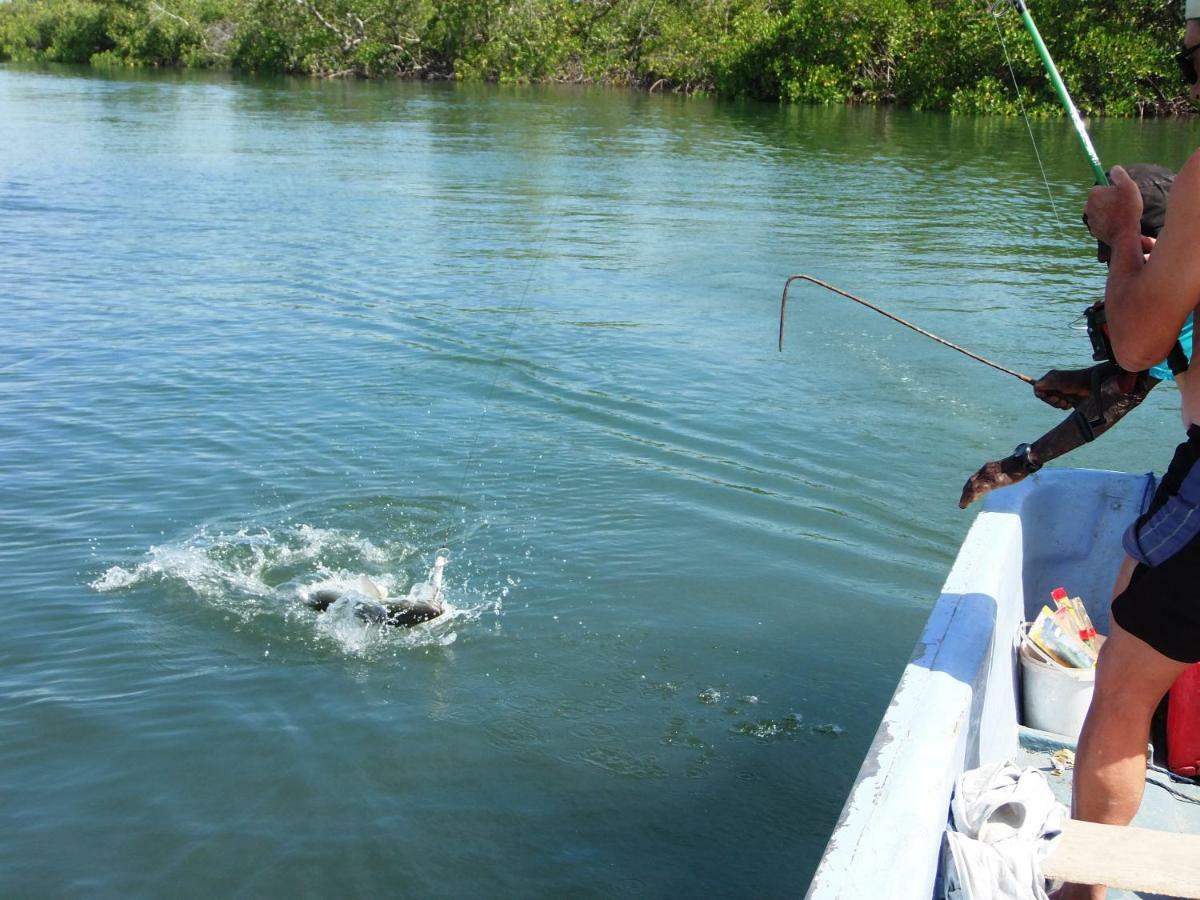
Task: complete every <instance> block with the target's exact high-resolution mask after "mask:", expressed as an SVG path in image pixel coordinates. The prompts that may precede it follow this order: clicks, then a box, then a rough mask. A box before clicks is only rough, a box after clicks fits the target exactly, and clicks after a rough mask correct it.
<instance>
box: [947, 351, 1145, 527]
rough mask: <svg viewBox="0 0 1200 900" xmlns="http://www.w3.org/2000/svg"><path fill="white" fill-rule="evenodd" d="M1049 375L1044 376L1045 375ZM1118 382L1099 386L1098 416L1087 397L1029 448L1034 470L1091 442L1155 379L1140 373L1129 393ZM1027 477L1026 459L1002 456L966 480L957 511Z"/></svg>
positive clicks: (1138, 400) (1118, 379) (1139, 399)
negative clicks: (989, 492) (1002, 457)
mask: <svg viewBox="0 0 1200 900" xmlns="http://www.w3.org/2000/svg"><path fill="white" fill-rule="evenodd" d="M1083 371H1089V370H1083ZM1049 374H1050V373H1047V375H1049ZM1120 382H1121V377H1120V376H1114V377H1112V378H1109V379H1107V380H1106V381H1105V382H1104V383H1103V384H1102V385H1101V387H1100V410H1099V415H1097V409H1096V399H1095V398H1094V397H1089V398H1088V399H1087V400H1086V401H1085V402H1083V403H1081V404H1080V405H1079V406H1078V407H1077V408H1076V410H1075V412H1074V413H1072V414H1071V415H1069V416H1067V418H1065V419H1063V420H1062V421H1061V422H1059V423H1058V424H1057V425H1055V426H1054V427H1053V428H1051V429H1050V430H1049V431H1047V432H1046V433H1045V434H1043V435H1042V436H1041V437H1040V438H1038V439H1037V440H1036V441H1034V442H1033V443H1032V444H1030V445H1029V452H1028V461H1029V462H1030V463H1032V464H1033V465H1034V466H1035V467H1036V468H1041V467H1042V466H1043V465H1045V464H1046V463H1048V462H1050V460H1052V459H1057V458H1058V457H1060V456H1063V455H1064V454H1067V453H1070V452H1071V451H1072V450H1074V449H1075V448H1076V447H1078V446H1080V445H1081V444H1085V443H1087V442H1088V441H1092V440H1095V439H1096V438H1098V437H1099V436H1100V435H1102V434H1104V432H1106V431H1108V429H1109V428H1111V427H1112V426H1113V425H1115V424H1117V422H1119V421H1121V419H1123V418H1124V417H1125V416H1126V415H1127V414H1128V413H1129V412H1131V411H1132V410H1133V409H1134V408H1135V407H1136V406H1137V405H1138V404H1139V403H1141V402H1142V401H1143V400H1145V399H1146V395H1147V394H1149V393H1150V391H1151V390H1153V389H1154V386H1155V385H1156V384H1158V383H1159V381H1158V379H1157V378H1152V377H1150V375H1148V374H1147V373H1145V372H1142V373H1140V374H1139V375H1138V377H1137V381H1136V382H1135V383H1134V386H1133V390H1131V391H1129V392H1128V393H1126V392H1124V391H1122V390H1121V388H1120ZM1097 419H1098V420H1099V421H1097ZM1093 423H1095V424H1093ZM1029 474H1030V472H1029V469H1028V467H1027V465H1026V459H1025V458H1022V457H1018V456H1006V457H1005V458H1004V459H997V460H993V461H992V462H989V463H984V465H983V466H981V467H980V469H979V471H978V472H976V473H975V474H974V475H972V476H971V477H970V478H968V479H967V483H966V484H965V485H963V489H962V496H961V497H960V498H959V500H958V508H959V509H966V508H967V507H968V506H970V505H971V504H972V503H974V502H975V501H976V500H978V499H979V498H980V497H982V496H983V495H984V494H986V493H987V492H988V491H992V490H995V489H996V488H1000V487H1007V486H1008V485H1010V484H1016V483H1017V482H1019V481H1023V480H1024V479H1025V478H1026V476H1028V475H1029Z"/></svg>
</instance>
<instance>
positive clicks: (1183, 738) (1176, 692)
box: [1167, 664, 1200, 778]
mask: <svg viewBox="0 0 1200 900" xmlns="http://www.w3.org/2000/svg"><path fill="white" fill-rule="evenodd" d="M1167 768H1169V769H1170V770H1171V771H1172V772H1174V773H1175V774H1176V775H1187V776H1188V777H1190V778H1195V777H1196V773H1197V772H1198V771H1200V664H1197V665H1194V666H1192V667H1191V668H1188V669H1185V670H1184V673H1183V674H1182V675H1180V676H1179V677H1178V678H1176V679H1175V683H1174V684H1173V685H1171V699H1170V702H1169V703H1168V704H1167Z"/></svg>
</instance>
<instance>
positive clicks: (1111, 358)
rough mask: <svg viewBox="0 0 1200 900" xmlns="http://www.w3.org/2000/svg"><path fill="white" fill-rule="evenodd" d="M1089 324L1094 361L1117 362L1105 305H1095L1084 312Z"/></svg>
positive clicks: (1088, 331)
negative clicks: (1109, 335)
mask: <svg viewBox="0 0 1200 900" xmlns="http://www.w3.org/2000/svg"><path fill="white" fill-rule="evenodd" d="M1083 317H1084V319H1085V321H1086V322H1087V333H1088V340H1090V341H1091V342H1092V359H1094V360H1096V362H1110V363H1115V362H1116V361H1117V357H1116V354H1115V353H1113V345H1112V341H1111V340H1109V337H1108V317H1107V316H1106V315H1105V314H1104V303H1103V302H1100V303H1095V304H1093V305H1091V306H1089V307H1088V308H1087V309H1085V310H1084V311H1083Z"/></svg>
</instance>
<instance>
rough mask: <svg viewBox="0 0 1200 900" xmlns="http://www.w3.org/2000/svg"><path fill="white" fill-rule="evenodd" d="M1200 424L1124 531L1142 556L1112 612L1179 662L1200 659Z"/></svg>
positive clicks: (1136, 554)
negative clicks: (1144, 508)
mask: <svg viewBox="0 0 1200 900" xmlns="http://www.w3.org/2000/svg"><path fill="white" fill-rule="evenodd" d="M1198 463H1200V426H1196V425H1193V426H1192V427H1191V428H1189V429H1188V439H1187V440H1186V441H1184V442H1183V443H1182V444H1180V445H1179V446H1178V447H1177V448H1176V450H1175V456H1174V458H1173V459H1172V460H1171V465H1170V467H1169V468H1168V469H1167V473H1166V474H1165V475H1164V476H1163V478H1162V481H1161V482H1159V485H1158V490H1157V491H1155V492H1154V499H1153V500H1151V501H1150V508H1149V509H1147V510H1146V512H1145V513H1144V514H1143V515H1141V516H1140V517H1138V520H1137V521H1136V522H1134V523H1133V525H1131V526H1130V527H1129V530H1128V531H1127V532H1125V540H1124V544H1125V550H1126V551H1127V552H1128V553H1129V555H1130V556H1132V557H1133V558H1134V559H1135V560H1137V562H1138V565H1137V567H1136V568H1135V569H1134V570H1133V577H1132V578H1130V580H1129V586H1128V587H1127V588H1125V590H1124V591H1122V592H1121V593H1120V595H1118V596H1117V598H1116V599H1115V600H1113V604H1112V618H1113V621H1115V622H1116V623H1117V624H1118V625H1120V626H1121V627H1122V628H1124V629H1125V630H1126V631H1128V632H1129V633H1130V634H1132V635H1134V637H1138V638H1141V639H1142V640H1143V641H1145V642H1146V643H1147V644H1149V645H1150V646H1151V647H1153V648H1154V649H1155V650H1157V651H1158V652H1159V653H1161V654H1163V655H1164V656H1169V657H1170V658H1171V659H1174V660H1177V661H1179V662H1188V663H1193V662H1200V464H1198Z"/></svg>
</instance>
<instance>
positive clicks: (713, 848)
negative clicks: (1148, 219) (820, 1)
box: [0, 67, 1200, 897]
mask: <svg viewBox="0 0 1200 900" xmlns="http://www.w3.org/2000/svg"><path fill="white" fill-rule="evenodd" d="M1035 133H1036V136H1037V139H1038V146H1039V148H1040V150H1041V152H1042V154H1043V157H1044V159H1045V162H1046V166H1047V175H1048V178H1049V181H1050V184H1051V188H1052V193H1053V197H1054V200H1055V205H1056V206H1057V207H1058V217H1059V219H1060V220H1061V224H1058V223H1057V222H1056V219H1055V213H1054V211H1053V209H1052V208H1051V204H1050V200H1049V199H1048V198H1047V193H1046V189H1045V187H1044V186H1043V185H1042V182H1041V176H1040V175H1039V173H1038V168H1037V163H1036V161H1035V160H1034V157H1033V153H1032V150H1031V147H1030V143H1029V138H1028V135H1027V134H1026V131H1025V125H1024V124H1023V123H1021V122H1019V121H1017V122H1014V121H1003V120H990V119H958V118H948V117H941V116H929V115H917V114H912V113H907V112H902V111H895V110H857V109H828V110H826V109H791V108H780V107H775V106H767V105H750V104H738V103H721V102H714V101H709V100H703V99H692V100H686V99H682V98H678V97H670V96H658V95H655V96H646V95H643V94H629V93H621V92H608V91H596V90H565V89H564V90H555V89H497V88H486V87H463V86H455V85H442V84H437V85H423V84H388V85H377V84H357V83H317V82H310V81H262V82H259V81H236V80H227V79H223V78H203V77H184V76H179V75H170V74H166V75H116V76H111V77H102V76H97V75H93V74H89V73H87V72H86V71H77V70H70V69H53V70H36V69H22V68H14V67H8V68H0V248H2V249H0V292H2V296H3V302H2V303H0V350H2V351H3V352H2V355H0V421H2V422H3V423H4V425H3V428H2V429H0V491H2V494H3V503H0V567H2V571H3V572H4V575H5V577H6V578H7V582H8V583H7V590H6V591H5V594H6V596H5V603H4V607H3V609H4V628H3V630H2V631H0V659H2V660H3V665H2V666H0V727H2V728H3V734H4V735H5V740H4V741H3V742H0V797H2V798H3V799H2V801H0V827H2V828H3V831H4V833H5V835H6V838H5V840H4V841H3V842H0V894H2V895H4V896H127V895H134V896H162V895H166V894H170V895H172V896H195V897H201V896H214V895H216V896H244V897H252V896H383V895H404V896H481V895H487V896H511V897H527V896H550V895H572V896H614V895H634V896H663V897H665V896H681V895H701V894H702V895H708V896H755V897H764V896H783V895H795V894H797V893H801V892H802V891H803V889H804V887H805V886H806V885H807V883H808V879H809V877H810V876H811V873H812V871H813V868H814V867H815V865H816V861H817V859H818V857H819V854H820V852H821V850H822V848H823V847H824V843H825V840H826V838H827V837H828V834H829V832H830V829H831V828H832V826H833V823H834V822H835V820H836V817H837V814H838V812H839V810H840V808H841V804H842V802H843V799H844V797H845V794H846V791H847V789H848V788H849V785H850V782H851V780H852V779H853V776H854V773H855V772H856V770H857V767H858V764H859V761H860V759H861V757H862V754H863V752H864V751H865V750H866V748H867V746H868V744H869V743H870V740H871V738H872V735H873V733H874V730H875V727H876V725H877V723H878V720H879V718H880V716H881V714H882V712H883V710H884V708H885V707H886V704H887V701H888V699H889V697H890V694H891V691H892V689H893V687H894V685H895V682H896V679H897V677H898V675H899V673H900V670H901V668H902V667H903V664H904V662H905V661H906V659H907V658H908V655H909V653H910V652H911V649H912V645H913V642H914V640H915V639H916V637H917V635H918V633H919V630H920V628H921V625H922V623H923V620H924V617H925V615H926V613H927V611H928V609H929V608H930V606H931V605H932V603H933V601H934V599H935V598H936V595H937V593H938V589H939V587H940V585H941V582H942V579H943V578H944V576H945V573H946V571H947V569H948V568H949V565H950V563H951V561H952V559H953V556H954V553H955V551H956V548H957V546H958V543H959V541H960V540H961V538H962V536H963V534H964V533H965V530H966V528H967V527H968V525H969V523H970V518H971V514H970V513H963V512H960V511H959V510H958V509H957V508H956V505H955V504H956V502H957V499H958V494H959V490H960V488H961V485H962V483H963V481H964V480H965V479H966V477H967V476H968V475H969V474H970V473H971V472H972V471H974V469H975V468H976V467H977V466H978V465H980V464H981V463H982V462H984V461H986V460H987V459H991V458H995V457H998V456H1002V455H1004V454H1006V453H1007V452H1008V451H1009V450H1010V449H1011V448H1012V446H1013V445H1014V444H1016V443H1017V442H1019V441H1022V440H1031V439H1032V438H1033V437H1035V436H1036V435H1037V434H1039V433H1040V432H1041V431H1043V430H1045V429H1046V428H1048V427H1050V425H1052V424H1053V423H1054V422H1055V421H1057V419H1058V416H1059V415H1060V414H1059V413H1058V412H1056V411H1054V410H1052V409H1050V408H1049V407H1045V406H1042V405H1040V404H1037V403H1035V402H1034V401H1033V400H1032V398H1031V396H1030V394H1029V391H1028V388H1027V387H1026V386H1024V385H1022V384H1020V383H1019V382H1017V381H1016V380H1015V379H1012V378H1010V377H1009V376H1006V375H1003V374H1000V373H997V372H994V371H992V370H990V369H987V368H985V367H983V366H980V365H979V364H977V363H973V362H971V361H969V360H967V359H966V358H964V357H961V356H959V355H958V354H955V353H953V352H951V351H948V350H945V349H944V348H941V347H938V346H936V345H934V344H933V343H931V342H929V341H928V340H926V339H924V338H920V337H918V336H916V335H914V334H912V333H911V332H908V331H906V330H904V329H901V328H899V327H898V326H896V325H894V324H892V323H890V322H888V321H886V320H885V319H883V318H882V317H880V316H878V315H875V314H873V313H870V312H868V311H866V310H863V309H861V308H859V307H857V306H855V305H853V304H851V303H848V302H847V301H844V300H840V299H839V298H836V297H833V296H832V295H822V294H820V293H818V292H816V291H814V290H811V289H810V290H801V291H798V292H797V293H796V294H795V295H794V299H793V303H792V305H791V307H790V310H789V317H788V335H787V344H786V346H785V350H784V352H783V353H779V352H777V351H776V348H775V339H776V335H775V329H776V326H777V315H778V302H779V292H780V289H781V288H782V284H783V281H784V279H785V278H786V277H787V276H788V275H789V274H791V273H793V272H801V271H807V272H811V273H812V274H814V275H817V276H818V277H822V278H826V279H828V280H830V281H833V282H835V283H837V284H839V285H841V286H842V287H844V288H846V289H847V290H851V291H854V292H855V293H860V294H862V295H864V296H866V297H869V298H871V299H873V300H875V301H877V302H880V303H882V304H883V305H884V306H885V307H887V308H889V309H891V310H892V311H894V312H896V313H898V314H900V315H904V316H906V317H908V318H910V319H913V320H914V321H916V322H918V323H919V324H921V325H923V326H925V327H927V328H929V329H932V330H934V331H936V332H938V333H940V334H943V335H945V336H946V337H948V338H950V339H951V340H955V341H958V342H960V343H963V344H966V345H967V346H969V347H971V348H972V349H974V350H976V351H978V352H980V353H983V354H985V355H987V356H990V357H993V358H995V359H997V360H998V361H1000V362H1003V363H1005V364H1008V365H1011V366H1012V367H1014V368H1017V369H1020V370H1022V371H1024V372H1027V373H1029V374H1032V375H1040V374H1041V373H1042V372H1044V371H1045V370H1046V369H1049V368H1051V367H1053V366H1056V365H1059V366H1073V365H1079V366H1082V365H1085V364H1087V362H1088V353H1089V351H1088V347H1087V342H1086V337H1085V336H1084V335H1083V333H1082V332H1080V331H1078V330H1074V329H1072V327H1071V323H1072V321H1073V320H1074V319H1075V318H1076V316H1077V315H1078V313H1079V311H1080V310H1081V309H1082V307H1083V306H1084V305H1086V304H1087V303H1089V302H1091V300H1093V299H1095V297H1096V296H1097V294H1098V292H1099V290H1100V286H1101V278H1102V271H1101V270H1100V269H1099V267H1098V266H1097V265H1096V263H1095V262H1094V261H1092V259H1091V253H1092V248H1091V245H1089V244H1088V242H1087V236H1086V234H1085V233H1084V232H1083V229H1082V227H1081V226H1080V225H1079V224H1078V213H1079V210H1080V206H1081V203H1082V199H1083V196H1084V193H1085V190H1086V186H1087V183H1088V171H1087V167H1086V166H1085V165H1084V164H1083V162H1082V161H1081V159H1080V157H1079V154H1078V150H1077V148H1076V147H1075V145H1074V143H1073V138H1071V136H1070V134H1069V133H1067V132H1066V130H1065V128H1064V127H1063V126H1062V124H1061V123H1039V124H1036V125H1035ZM1095 138H1096V143H1097V146H1098V148H1099V149H1100V152H1101V154H1102V156H1103V157H1104V158H1105V159H1106V160H1107V161H1113V162H1115V161H1126V162H1133V161H1156V162H1163V163H1167V164H1173V165H1178V164H1179V163H1181V162H1182V160H1183V159H1184V158H1186V155H1187V154H1188V152H1189V151H1190V150H1191V149H1192V148H1193V147H1194V146H1195V145H1196V144H1197V143H1198V139H1200V130H1198V129H1197V127H1196V125H1194V124H1191V123H1179V122H1161V123H1134V122H1105V123H1100V124H1099V126H1098V127H1097V128H1096V129H1095ZM1177 407H1178V397H1177V394H1176V393H1175V392H1174V389H1173V388H1167V389H1160V390H1159V391H1158V392H1156V394H1155V395H1152V396H1151V398H1150V400H1148V401H1147V403H1146V404H1145V408H1143V409H1142V410H1139V411H1138V412H1136V413H1135V414H1134V416H1133V417H1132V418H1131V419H1130V420H1129V421H1128V422H1127V423H1125V424H1123V425H1122V426H1121V427H1120V428H1118V429H1117V430H1116V431H1114V432H1113V433H1112V434H1111V435H1109V436H1106V437H1105V438H1104V439H1103V440H1102V441H1101V442H1099V443H1098V444H1096V445H1092V446H1090V447H1087V448H1085V449H1084V450H1082V451H1080V452H1079V453H1078V454H1076V455H1075V456H1074V457H1073V460H1072V461H1073V462H1075V463H1076V464H1079V465H1089V466H1099V467H1110V468H1120V469H1134V470H1139V471H1141V470H1146V469H1149V468H1154V467H1159V468H1161V466H1162V465H1164V464H1165V462H1166V460H1167V459H1168V458H1169V456H1170V449H1171V446H1172V444H1173V442H1174V441H1175V440H1176V439H1177V438H1178V436H1179V432H1180V428H1179V425H1178V415H1177ZM441 546H448V547H449V549H450V551H451V561H450V565H449V567H448V569H447V574H446V577H447V593H448V597H449V599H450V602H451V603H452V605H453V607H454V610H453V613H452V614H451V615H450V616H447V617H444V618H443V619H441V620H438V621H436V622H434V623H430V624H428V625H425V626H422V627H420V628H418V629H415V630H413V631H411V632H404V633H395V632H393V633H382V634H381V633H378V632H376V631H372V630H370V629H367V628H365V627H362V626H360V625H359V624H357V623H356V622H355V621H353V620H349V621H343V620H332V621H331V620H330V619H328V618H322V617H318V616H317V615H316V614H315V613H312V612H311V611H309V610H307V609H306V608H304V607H303V605H302V604H301V603H300V602H299V598H298V592H299V591H300V590H302V589H304V588H305V587H307V586H311V585H313V584H317V583H332V584H337V585H343V586H344V585H347V584H351V583H353V581H354V580H355V579H356V578H357V576H358V575H360V574H367V575H369V576H370V577H372V578H375V579H376V580H378V581H380V582H381V583H383V584H385V585H386V586H388V587H389V588H390V589H391V590H392V591H393V592H396V591H403V590H404V589H405V588H406V587H407V586H408V585H410V584H412V583H413V582H414V581H419V580H421V579H423V578H424V577H425V573H426V571H427V569H428V567H429V566H430V565H431V564H432V562H433V557H434V553H435V551H436V550H437V549H438V548H439V547H441Z"/></svg>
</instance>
